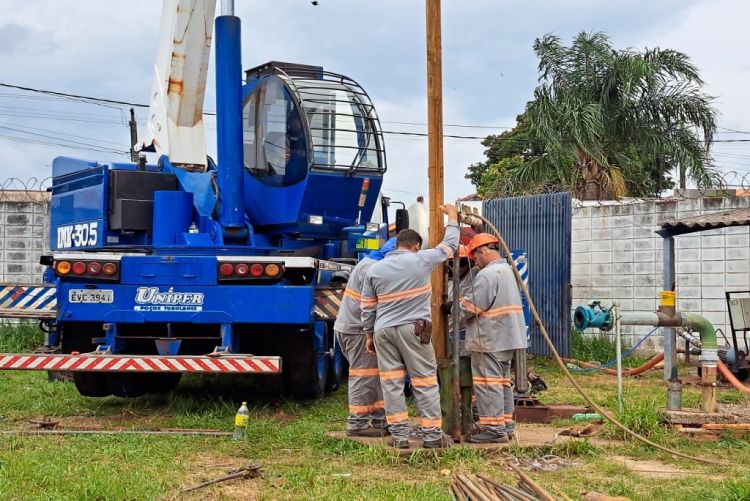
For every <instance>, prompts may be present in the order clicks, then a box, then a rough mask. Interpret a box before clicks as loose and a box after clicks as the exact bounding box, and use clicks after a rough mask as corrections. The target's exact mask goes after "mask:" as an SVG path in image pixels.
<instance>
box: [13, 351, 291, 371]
mask: <svg viewBox="0 0 750 501" xmlns="http://www.w3.org/2000/svg"><path fill="white" fill-rule="evenodd" d="M0 370H27V371H28V370H37V371H72V372H125V373H131V372H153V373H159V372H202V373H220V374H270V375H273V374H280V373H281V357H270V356H268V357H257V356H253V355H223V356H219V357H217V356H189V355H179V356H156V355H153V356H152V355H109V354H91V353H86V354H80V355H73V354H70V355H49V354H44V353H40V354H29V355H24V354H11V353H0Z"/></svg>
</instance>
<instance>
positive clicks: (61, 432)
mask: <svg viewBox="0 0 750 501" xmlns="http://www.w3.org/2000/svg"><path fill="white" fill-rule="evenodd" d="M0 435H11V436H13V435H196V436H202V437H225V436H229V435H232V432H229V431H208V430H0Z"/></svg>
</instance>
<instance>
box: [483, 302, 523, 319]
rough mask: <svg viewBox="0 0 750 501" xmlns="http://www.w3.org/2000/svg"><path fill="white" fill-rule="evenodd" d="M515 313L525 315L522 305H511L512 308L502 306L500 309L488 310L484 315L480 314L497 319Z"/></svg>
mask: <svg viewBox="0 0 750 501" xmlns="http://www.w3.org/2000/svg"><path fill="white" fill-rule="evenodd" d="M514 313H517V314H518V313H520V314H521V315H523V306H520V305H511V306H501V307H500V308H493V309H491V310H487V311H485V312H483V313H480V314H479V315H480V316H482V317H486V318H496V317H503V316H505V315H512V314H514Z"/></svg>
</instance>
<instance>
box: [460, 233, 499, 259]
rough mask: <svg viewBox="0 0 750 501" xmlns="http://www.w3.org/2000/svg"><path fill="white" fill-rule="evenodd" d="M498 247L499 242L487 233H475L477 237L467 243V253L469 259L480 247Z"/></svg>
mask: <svg viewBox="0 0 750 501" xmlns="http://www.w3.org/2000/svg"><path fill="white" fill-rule="evenodd" d="M492 244H495V245H500V240H498V239H497V238H495V237H493V236H492V235H490V234H489V233H477V235H476V236H475V237H474V238H472V239H471V242H469V247H468V249H467V250H468V252H469V257H470V258H472V259H473V258H474V251H475V250H477V249H478V248H480V247H484V246H485V245H492Z"/></svg>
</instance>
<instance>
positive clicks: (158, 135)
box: [139, 0, 216, 171]
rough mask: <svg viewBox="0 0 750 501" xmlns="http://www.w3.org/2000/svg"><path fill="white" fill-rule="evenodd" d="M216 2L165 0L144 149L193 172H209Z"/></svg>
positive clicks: (211, 0) (209, 0)
mask: <svg viewBox="0 0 750 501" xmlns="http://www.w3.org/2000/svg"><path fill="white" fill-rule="evenodd" d="M215 9H216V0H164V3H163V8H162V15H161V27H160V32H159V49H158V51H157V56H156V64H155V65H154V78H153V82H152V84H151V99H150V103H149V104H150V107H149V112H148V125H147V130H146V137H145V139H144V141H143V143H142V144H140V145H139V149H143V150H148V151H156V152H157V153H158V154H159V156H161V155H167V156H169V159H170V162H171V163H172V164H173V165H175V166H178V167H181V168H184V169H188V170H198V171H203V170H205V169H206V167H207V160H206V137H205V130H204V126H203V99H204V96H205V93H206V78H207V76H208V60H209V54H210V51H211V42H212V39H213V27H214V11H215Z"/></svg>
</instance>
